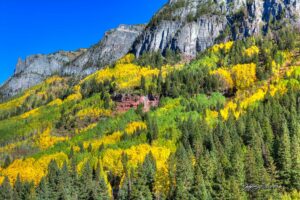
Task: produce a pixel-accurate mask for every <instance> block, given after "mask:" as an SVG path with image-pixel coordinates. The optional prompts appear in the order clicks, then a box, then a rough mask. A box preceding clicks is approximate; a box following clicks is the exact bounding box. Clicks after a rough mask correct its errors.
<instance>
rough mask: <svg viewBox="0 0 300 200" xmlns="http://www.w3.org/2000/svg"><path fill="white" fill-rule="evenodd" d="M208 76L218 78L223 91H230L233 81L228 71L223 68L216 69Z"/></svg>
mask: <svg viewBox="0 0 300 200" xmlns="http://www.w3.org/2000/svg"><path fill="white" fill-rule="evenodd" d="M210 74H213V75H216V76H218V77H219V79H220V82H221V83H222V85H223V89H225V90H227V89H231V88H233V80H232V78H231V74H230V71H229V70H226V69H225V68H218V69H216V70H214V71H212V72H210Z"/></svg>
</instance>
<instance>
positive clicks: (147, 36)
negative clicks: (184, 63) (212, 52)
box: [133, 0, 300, 57]
mask: <svg viewBox="0 0 300 200" xmlns="http://www.w3.org/2000/svg"><path fill="white" fill-rule="evenodd" d="M299 12H300V1H299V0H293V1H281V0H275V1H261V0H253V1H246V0H241V1H224V0H217V1H212V0H193V1H189V0H170V1H169V2H168V3H167V4H166V5H165V6H164V7H163V8H162V9H161V10H160V11H159V12H158V13H157V14H156V15H155V16H154V17H153V19H152V21H151V22H150V23H149V24H148V26H147V28H146V30H145V31H144V32H143V34H142V35H141V36H140V37H139V38H138V40H137V41H136V43H135V45H134V48H133V51H134V52H135V53H136V55H141V54H143V53H144V52H148V51H162V52H164V51H165V50H166V49H167V48H170V49H173V50H175V51H179V52H181V53H183V54H184V55H186V56H190V57H195V56H196V54H197V52H199V51H203V50H205V49H206V48H207V47H209V46H212V45H213V44H214V43H215V42H216V40H219V41H222V40H228V39H229V38H231V39H241V38H243V37H245V36H250V35H258V34H261V33H266V32H267V31H268V30H269V29H272V28H275V27H273V25H274V24H276V26H277V27H276V28H275V29H278V25H279V24H280V23H283V22H287V23H291V24H293V25H296V26H298V27H300V21H299Z"/></svg>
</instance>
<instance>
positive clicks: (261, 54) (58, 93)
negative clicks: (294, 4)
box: [0, 28, 300, 200]
mask: <svg viewBox="0 0 300 200" xmlns="http://www.w3.org/2000/svg"><path fill="white" fill-rule="evenodd" d="M299 54H300V35H299V34H298V33H297V32H296V31H293V30H291V29H290V28H287V29H286V30H285V31H279V32H278V33H276V34H274V35H267V36H264V37H249V38H246V39H243V40H237V41H234V42H233V41H227V42H224V43H220V44H216V45H214V46H213V47H211V48H209V49H208V50H206V51H205V52H202V53H200V54H199V55H198V56H197V58H196V59H194V60H192V61H191V62H184V61H182V60H181V59H180V54H179V52H172V51H169V50H168V51H166V52H165V53H164V54H163V55H161V54H160V53H157V52H152V53H145V54H144V55H143V56H141V57H139V58H136V57H135V56H134V55H132V54H128V55H126V56H124V57H123V58H122V59H120V60H118V61H117V62H116V63H115V64H113V65H111V66H107V67H106V68H105V69H102V70H99V71H97V72H96V73H94V74H92V75H90V76H88V77H86V78H85V79H83V80H81V81H80V82H76V81H75V80H74V79H73V78H71V77H59V76H53V77H51V78H49V79H47V80H46V81H45V82H43V83H41V84H39V85H37V86H34V87H32V88H30V89H28V90H26V91H25V92H23V93H22V94H20V95H18V96H17V97H14V98H12V99H10V100H8V101H6V102H3V103H1V104H0V152H1V154H0V165H1V167H0V199H8V200H10V199H14V200H17V199H91V200H92V199H99V200H100V199H101V200H102V199H103V200H104V199H107V200H108V199H120V200H122V199H124V200H125V199H132V200H133V199H158V200H160V199H178V200H179V199H180V200H183V199H195V200H196V199H300V121H299V120H300V114H299V113H300V102H299V99H300V57H299ZM126 101H128V102H129V104H130V102H131V104H132V106H131V107H132V108H130V106H129V108H128V109H127V107H126V106H127V102H126ZM155 101H156V102H159V103H158V105H156V104H154V103H152V102H155ZM147 105H148V107H146V106H147ZM120 108H122V109H120Z"/></svg>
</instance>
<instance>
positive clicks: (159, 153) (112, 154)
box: [102, 144, 171, 176]
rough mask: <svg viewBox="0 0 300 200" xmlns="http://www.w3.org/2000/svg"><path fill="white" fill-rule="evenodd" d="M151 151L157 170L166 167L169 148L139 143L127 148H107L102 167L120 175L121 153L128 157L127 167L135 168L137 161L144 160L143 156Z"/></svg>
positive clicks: (121, 167)
mask: <svg viewBox="0 0 300 200" xmlns="http://www.w3.org/2000/svg"><path fill="white" fill-rule="evenodd" d="M150 151H151V152H152V154H153V156H154V158H155V160H156V164H157V168H158V170H161V169H167V166H166V164H167V163H166V162H167V159H168V157H169V155H170V153H171V152H170V150H169V149H167V148H164V147H157V146H150V145H148V144H141V145H138V146H132V147H131V148H129V149H125V150H122V149H108V150H107V151H105V154H104V156H103V159H102V163H103V166H104V169H106V170H109V171H112V172H113V173H114V174H117V175H120V176H122V174H123V166H122V162H121V158H122V154H123V153H125V154H126V155H127V156H128V158H129V161H128V165H129V167H133V168H136V167H137V166H138V164H139V163H142V162H143V161H144V158H145V156H146V155H147V154H148V153H149V152H150Z"/></svg>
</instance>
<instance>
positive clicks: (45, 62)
mask: <svg viewBox="0 0 300 200" xmlns="http://www.w3.org/2000/svg"><path fill="white" fill-rule="evenodd" d="M84 52H86V49H80V50H78V51H74V52H71V51H69V52H67V51H59V52H56V53H52V54H49V55H42V54H37V55H32V56H28V57H27V58H26V59H25V60H24V61H23V60H22V59H20V58H19V60H18V63H17V65H16V69H15V72H14V75H13V76H12V77H11V78H10V79H9V80H7V81H6V82H5V83H4V84H3V85H2V86H1V88H0V93H1V95H2V98H8V97H10V96H13V95H15V94H17V93H18V92H20V91H23V90H24V89H27V88H29V87H31V86H34V85H36V84H38V83H40V82H42V81H43V80H44V79H46V78H47V77H49V76H51V75H54V74H61V70H62V68H63V66H64V65H65V64H66V63H68V62H71V61H72V60H74V59H75V58H76V57H78V56H79V55H81V54H83V53H84Z"/></svg>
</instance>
